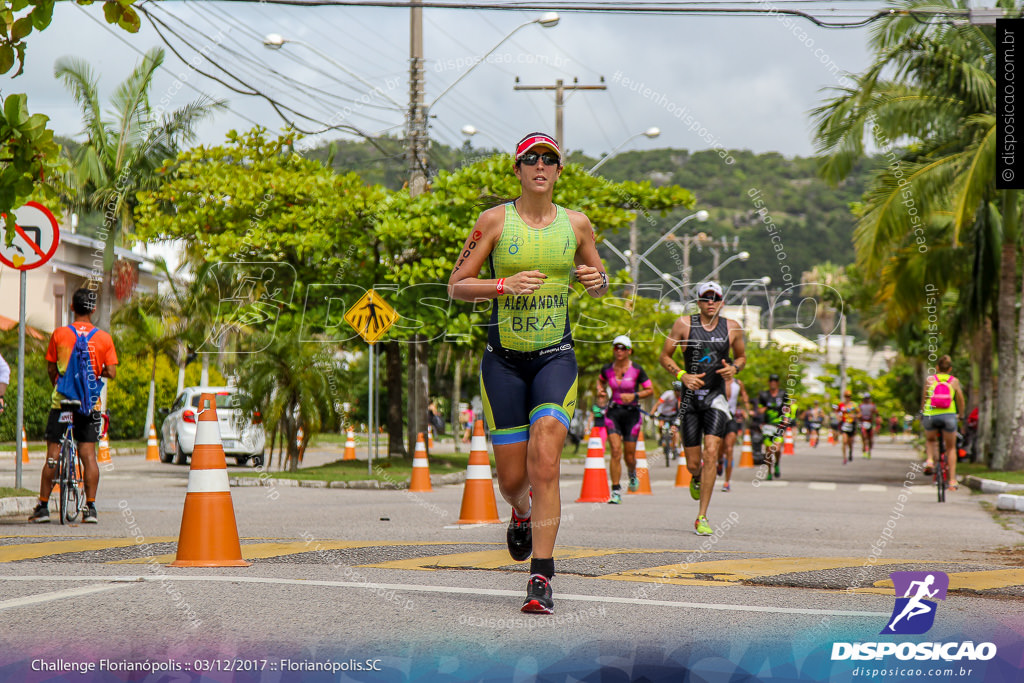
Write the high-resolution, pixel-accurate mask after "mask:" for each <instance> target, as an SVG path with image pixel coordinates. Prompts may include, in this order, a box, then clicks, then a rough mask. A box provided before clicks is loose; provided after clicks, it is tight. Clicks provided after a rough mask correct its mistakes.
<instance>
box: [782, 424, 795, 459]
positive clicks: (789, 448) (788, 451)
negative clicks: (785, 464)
mask: <svg viewBox="0 0 1024 683" xmlns="http://www.w3.org/2000/svg"><path fill="white" fill-rule="evenodd" d="M782 454H783V455H793V428H792V427H786V435H785V436H784V437H782Z"/></svg>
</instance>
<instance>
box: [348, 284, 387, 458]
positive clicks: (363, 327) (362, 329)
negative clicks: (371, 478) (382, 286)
mask: <svg viewBox="0 0 1024 683" xmlns="http://www.w3.org/2000/svg"><path fill="white" fill-rule="evenodd" d="M396 320H398V311H396V310H395V309H394V308H392V306H391V304H389V303H388V302H386V301H384V299H382V298H381V297H380V294H378V293H377V291H376V290H373V289H371V290H368V291H367V292H366V294H364V295H363V296H362V297H361V298H360V299H359V301H357V302H356V303H355V305H353V306H352V308H350V309H348V311H347V312H346V313H345V322H347V323H348V324H349V325H351V326H352V328H353V329H354V330H355V331H356V332H358V333H359V336H360V337H362V338H363V339H364V340H365V341H366V343H367V344H368V345H369V347H370V348H369V357H368V360H369V362H370V363H369V365H370V368H369V380H370V393H369V396H367V399H368V401H369V404H370V406H369V408H368V410H369V418H370V434H372V435H373V448H372V449H371V448H370V435H369V434H368V435H367V439H366V467H367V470H368V472H367V473H368V474H370V475H372V474H373V459H374V458H375V457H377V448H378V446H379V445H380V439H379V431H380V430H379V429H378V428H377V422H378V421H379V420H380V417H379V416H378V415H377V412H378V411H377V410H376V396H377V389H376V382H375V381H374V379H376V376H377V374H378V373H377V372H376V371H375V370H376V363H375V359H376V356H377V353H376V351H375V349H374V345H375V344H376V343H377V340H379V339H380V338H381V337H383V336H384V333H386V332H387V331H388V328H390V327H391V326H392V325H393V324H394V323H395V321H396Z"/></svg>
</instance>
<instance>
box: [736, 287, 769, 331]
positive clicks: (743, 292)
mask: <svg viewBox="0 0 1024 683" xmlns="http://www.w3.org/2000/svg"><path fill="white" fill-rule="evenodd" d="M771 283H772V279H771V278H770V277H768V276H767V275H765V276H764V277H762V278H760V279H757V280H751V281H750V282H749V283H748V284H747V286H746V287H744V288H743V289H741V290H740V292H739V294H737V296H738V297H739V298H740V299H742V301H743V321H742V325H743V330H744V331H746V329H747V292H748V291H750V288H751V287H753V286H754V285H764V286H765V287H767V286H768V285H770V284H771Z"/></svg>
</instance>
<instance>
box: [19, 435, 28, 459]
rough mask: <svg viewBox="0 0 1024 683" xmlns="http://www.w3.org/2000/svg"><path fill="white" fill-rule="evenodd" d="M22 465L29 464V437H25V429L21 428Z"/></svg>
mask: <svg viewBox="0 0 1024 683" xmlns="http://www.w3.org/2000/svg"><path fill="white" fill-rule="evenodd" d="M21 464H23V465H27V464H28V437H26V436H25V428H24V427H22V428H21Z"/></svg>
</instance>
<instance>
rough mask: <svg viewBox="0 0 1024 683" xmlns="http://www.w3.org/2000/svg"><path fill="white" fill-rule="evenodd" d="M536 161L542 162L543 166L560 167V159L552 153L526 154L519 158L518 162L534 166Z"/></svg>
mask: <svg viewBox="0 0 1024 683" xmlns="http://www.w3.org/2000/svg"><path fill="white" fill-rule="evenodd" d="M538 160H543V161H544V165H545V166H561V165H562V159H561V158H560V157H559V156H558V155H557V154H555V153H553V152H545V153H544V154H537V153H536V152H527V153H526V154H524V155H523V156H521V157H519V161H521V162H522V163H524V164H526V165H527V166H536V165H537V161H538Z"/></svg>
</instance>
